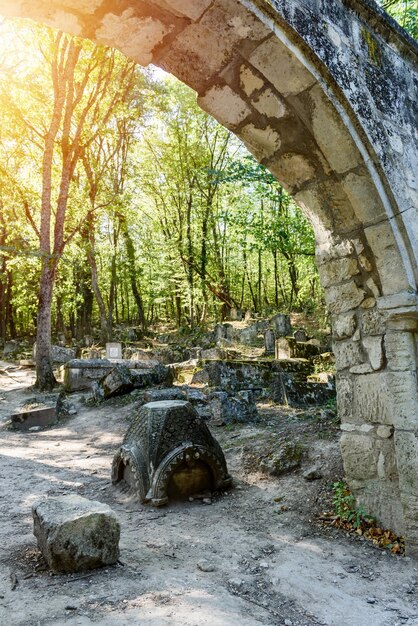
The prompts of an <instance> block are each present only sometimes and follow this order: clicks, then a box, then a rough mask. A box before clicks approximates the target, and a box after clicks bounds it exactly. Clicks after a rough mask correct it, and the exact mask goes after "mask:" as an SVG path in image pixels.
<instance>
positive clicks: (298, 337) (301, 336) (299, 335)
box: [293, 329, 308, 343]
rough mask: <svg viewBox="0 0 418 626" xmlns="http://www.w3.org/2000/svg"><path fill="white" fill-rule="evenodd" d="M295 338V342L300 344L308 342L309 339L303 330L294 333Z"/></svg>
mask: <svg viewBox="0 0 418 626" xmlns="http://www.w3.org/2000/svg"><path fill="white" fill-rule="evenodd" d="M293 337H294V339H295V341H296V342H297V343H299V342H305V341H307V339H308V337H307V335H306V332H305V331H304V330H302V329H299V330H296V331H295V332H294V333H293Z"/></svg>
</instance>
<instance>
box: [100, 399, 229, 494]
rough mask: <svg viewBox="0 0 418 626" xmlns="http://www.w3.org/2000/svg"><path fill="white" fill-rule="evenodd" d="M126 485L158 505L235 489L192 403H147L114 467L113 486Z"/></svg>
mask: <svg viewBox="0 0 418 626" xmlns="http://www.w3.org/2000/svg"><path fill="white" fill-rule="evenodd" d="M122 481H123V482H125V484H127V485H128V486H129V487H130V488H131V489H132V490H133V491H134V492H136V493H137V494H138V496H139V499H140V501H141V502H150V503H151V504H152V505H154V506H162V505H164V504H167V502H168V501H169V499H182V498H186V497H188V496H191V495H193V494H197V493H200V492H202V491H215V490H219V489H223V488H226V487H228V486H230V484H231V477H230V476H229V474H228V470H227V467H226V462H225V457H224V454H223V452H222V449H221V447H220V445H219V443H218V442H217V441H216V439H214V437H213V436H212V435H211V433H210V431H209V429H208V427H207V426H206V424H205V422H204V421H203V420H202V419H201V418H200V417H199V415H198V414H197V413H196V411H195V410H194V408H193V407H192V405H191V404H190V403H189V402H186V401H182V400H168V401H162V402H149V403H148V404H144V405H143V406H142V407H141V408H140V409H139V411H138V413H137V414H136V415H135V417H134V418H133V421H132V423H131V425H130V427H129V430H128V432H127V433H126V436H125V439H124V441H123V443H122V446H121V447H120V448H119V450H118V452H117V453H116V455H115V457H114V460H113V465H112V482H113V484H117V483H121V482H122Z"/></svg>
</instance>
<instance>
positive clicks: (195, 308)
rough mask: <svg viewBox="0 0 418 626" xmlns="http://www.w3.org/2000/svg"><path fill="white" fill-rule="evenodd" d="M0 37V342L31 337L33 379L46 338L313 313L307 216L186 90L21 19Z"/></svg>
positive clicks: (43, 359)
mask: <svg viewBox="0 0 418 626" xmlns="http://www.w3.org/2000/svg"><path fill="white" fill-rule="evenodd" d="M380 4H381V5H382V6H383V7H384V8H386V9H387V10H388V11H390V12H391V14H392V15H393V16H394V17H395V18H396V19H398V20H399V22H400V23H401V25H402V26H404V27H405V28H407V29H408V31H409V32H410V34H412V35H413V36H415V35H416V27H417V5H416V2H414V1H411V0H403V1H401V2H399V1H397V2H394V1H392V0H386V1H385V2H381V3H380ZM0 40H1V42H2V45H1V48H0V338H1V339H2V340H5V339H7V338H10V337H16V336H22V335H26V336H28V335H32V336H35V334H36V339H37V359H38V366H39V370H42V372H43V374H42V380H39V379H38V384H39V385H40V386H41V387H42V386H46V387H48V386H51V385H52V384H53V382H54V380H53V373H52V369H51V367H50V365H48V362H49V346H50V341H51V332H52V334H53V335H54V336H56V335H59V334H63V333H64V334H65V333H67V335H70V336H71V337H74V338H76V339H80V338H82V337H83V336H84V335H86V334H93V335H95V336H97V337H98V338H100V339H101V340H102V341H106V340H109V339H111V338H112V336H113V332H114V328H115V325H121V324H122V325H123V324H125V325H136V326H138V327H140V328H141V329H142V331H143V332H145V331H146V330H147V328H148V327H149V326H150V325H151V324H154V323H155V322H158V321H169V322H171V323H173V324H175V325H176V326H177V327H178V328H182V327H188V328H193V327H195V326H196V325H205V324H207V323H208V322H211V321H213V320H216V319H223V318H225V317H226V316H227V315H228V313H229V312H230V311H231V309H243V310H245V309H251V310H253V311H254V312H257V313H259V314H263V315H269V314H271V313H272V312H274V311H277V310H283V311H294V310H303V311H313V310H317V309H322V308H323V293H322V290H321V288H320V286H319V281H318V275H317V270H316V267H315V262H314V236H313V231H312V228H311V226H310V225H309V223H308V221H307V220H306V218H305V217H304V215H303V214H302V212H301V211H300V209H299V208H298V207H297V206H296V204H295V203H294V201H293V200H292V198H291V197H290V196H289V195H288V194H287V193H286V191H285V190H284V189H283V187H282V186H281V185H280V183H278V182H277V181H276V180H275V179H274V177H273V176H272V175H271V174H270V173H269V172H268V171H267V170H266V169H265V168H264V167H263V166H262V165H260V164H258V163H257V161H256V160H255V159H254V158H253V157H252V156H251V155H250V154H249V153H248V152H247V151H246V149H245V148H244V146H243V145H242V144H241V143H240V142H239V141H238V140H237V139H236V138H235V137H234V136H233V135H232V134H231V133H230V132H229V131H227V130H226V129H225V128H223V127H222V126H220V125H219V124H218V123H217V122H215V121H214V120H213V119H212V118H211V117H209V116H208V115H206V114H205V113H204V112H202V111H201V110H200V109H199V108H198V107H197V105H196V102H195V94H194V93H193V92H192V91H191V90H190V89H189V88H187V87H186V86H184V85H183V84H181V83H179V82H178V81H177V80H175V79H174V78H173V77H170V76H168V75H166V74H164V73H163V72H162V71H160V70H156V69H153V68H151V69H149V70H144V69H143V68H140V67H138V66H136V65H135V64H134V63H133V62H132V61H129V60H128V59H126V58H125V57H124V56H123V55H122V54H121V53H119V52H117V51H115V50H111V49H107V48H103V47H98V46H95V45H94V44H93V43H92V42H90V41H87V40H81V39H78V38H74V37H70V36H68V35H65V34H63V33H57V32H55V31H52V30H51V29H49V28H47V27H45V26H39V25H35V24H31V23H28V22H26V21H25V20H2V21H0ZM41 364H43V365H42V367H41Z"/></svg>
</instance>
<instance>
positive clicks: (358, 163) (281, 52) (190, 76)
mask: <svg viewBox="0 0 418 626" xmlns="http://www.w3.org/2000/svg"><path fill="white" fill-rule="evenodd" d="M0 13H3V14H6V15H18V16H22V17H30V18H32V19H35V20H38V21H42V22H45V23H47V24H50V25H52V26H55V27H58V28H61V29H63V30H66V31H68V32H71V33H73V34H77V35H80V36H84V37H88V38H91V39H94V40H95V41H97V42H98V43H104V44H107V45H110V46H114V47H116V48H118V49H120V50H121V51H122V52H124V53H125V54H127V55H128V56H130V57H131V58H133V59H134V60H136V61H137V62H139V63H141V64H143V65H147V64H148V63H150V62H153V63H155V64H156V65H159V66H160V67H162V68H164V69H165V70H167V71H168V72H170V73H172V74H174V75H176V76H177V77H178V78H179V79H180V80H182V81H183V82H185V83H187V84H188V85H190V86H191V87H192V88H193V89H195V90H196V92H197V93H198V102H199V104H200V106H201V107H202V108H203V109H204V110H206V111H207V112H209V113H210V114H212V115H213V116H214V117H215V118H216V119H218V121H220V123H222V124H223V125H224V126H226V127H228V128H229V129H231V130H232V131H233V132H234V133H235V134H237V135H238V136H239V137H240V138H241V139H242V140H243V141H244V143H245V144H246V145H247V147H248V148H249V149H250V151H251V152H252V153H253V154H254V155H255V157H256V158H257V159H258V160H259V161H261V162H263V163H264V164H265V165H267V167H268V168H269V169H270V170H271V171H272V173H273V174H274V175H275V176H277V178H278V179H279V180H280V181H281V182H282V183H283V184H284V186H285V187H286V188H287V189H288V190H289V191H290V192H291V193H292V194H293V195H294V197H295V198H296V201H297V202H298V203H299V205H300V206H301V207H302V208H303V210H304V211H305V212H306V213H307V215H308V216H309V218H310V220H311V222H312V224H313V226H314V230H315V235H316V242H317V261H318V266H319V271H320V276H321V280H322V284H323V286H324V287H325V291H326V299H327V303H328V306H329V309H330V312H331V314H332V325H333V339H334V350H335V353H336V357H337V369H338V382H337V394H338V407H339V413H340V416H341V420H342V430H343V435H342V442H341V447H342V453H343V460H344V465H345V471H346V474H347V478H348V480H349V483H350V485H351V487H352V489H353V491H354V493H355V494H356V496H357V498H358V500H359V501H360V503H361V504H362V506H363V507H364V508H365V509H366V510H368V511H369V512H371V513H373V514H374V515H376V516H377V517H378V518H379V519H380V520H381V521H382V523H384V524H386V525H388V526H390V527H392V528H394V529H395V530H397V531H398V532H400V533H405V534H406V536H407V539H408V547H409V551H410V553H415V554H418V385H417V338H418V295H417V280H418V263H417V258H418V201H417V186H418V183H417V181H416V179H415V176H416V172H417V171H418V159H417V150H416V127H415V126H416V125H415V124H414V120H415V121H416V119H417V118H418V111H417V102H418V98H417V94H416V91H417V89H416V87H417V85H418V76H417V64H416V60H417V56H418V53H417V47H416V46H415V44H414V42H412V40H410V39H409V38H408V37H407V36H406V35H405V34H404V33H403V32H402V31H401V29H399V28H398V27H397V26H396V25H395V24H394V23H393V22H391V20H390V19H389V18H387V16H385V15H384V14H383V12H382V11H380V10H379V9H378V8H377V7H376V6H375V5H374V3H373V2H371V1H370V0H335V1H334V2H327V1H325V0H298V1H296V0H284V1H281V2H280V3H279V2H277V1H276V0H252V1H251V0H147V1H146V2H138V1H137V0H54V1H47V0H32V1H31V2H29V0H20V1H19V2H15V1H14V0H0Z"/></svg>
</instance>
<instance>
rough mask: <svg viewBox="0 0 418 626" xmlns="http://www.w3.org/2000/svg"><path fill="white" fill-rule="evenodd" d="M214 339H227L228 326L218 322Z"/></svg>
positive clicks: (214, 331)
mask: <svg viewBox="0 0 418 626" xmlns="http://www.w3.org/2000/svg"><path fill="white" fill-rule="evenodd" d="M213 339H214V341H215V342H216V341H219V340H220V339H226V328H225V327H224V325H223V324H216V326H215V328H214V329H213Z"/></svg>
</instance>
